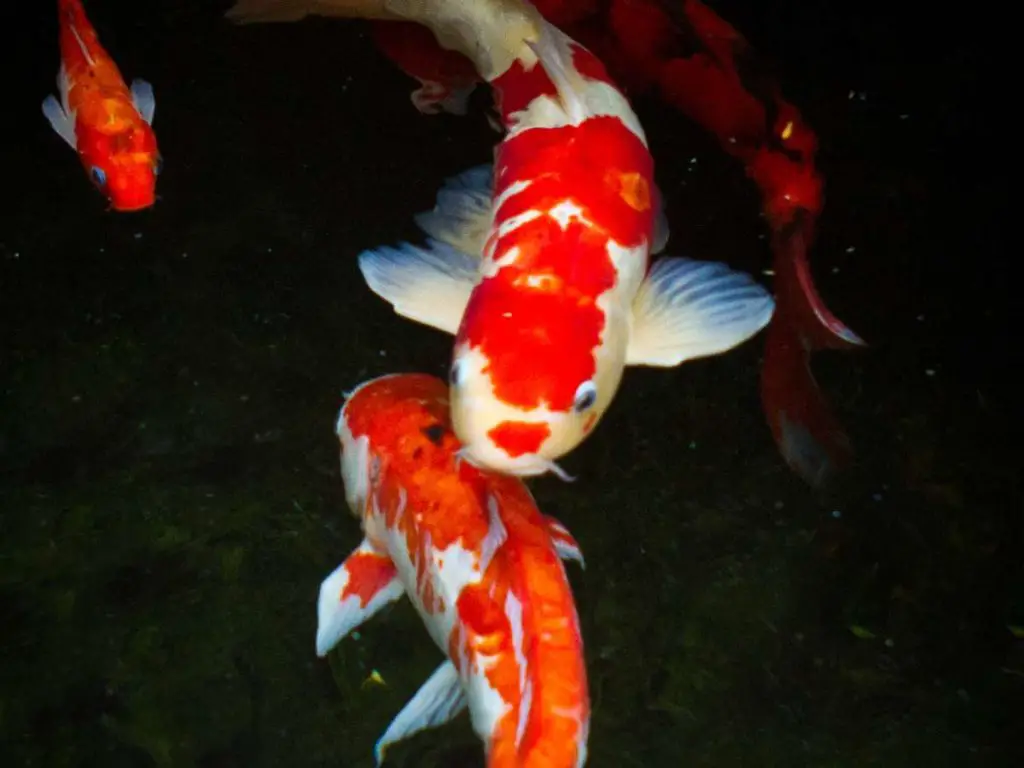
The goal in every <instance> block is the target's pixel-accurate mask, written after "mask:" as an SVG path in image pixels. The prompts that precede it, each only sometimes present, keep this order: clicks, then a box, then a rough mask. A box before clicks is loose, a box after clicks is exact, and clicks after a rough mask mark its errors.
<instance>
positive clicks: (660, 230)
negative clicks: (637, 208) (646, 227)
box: [651, 184, 669, 255]
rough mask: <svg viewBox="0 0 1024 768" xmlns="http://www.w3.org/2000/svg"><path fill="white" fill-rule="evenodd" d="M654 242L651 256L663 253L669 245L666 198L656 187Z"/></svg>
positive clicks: (655, 186)
mask: <svg viewBox="0 0 1024 768" xmlns="http://www.w3.org/2000/svg"><path fill="white" fill-rule="evenodd" d="M654 210H655V214H654V240H653V241H652V242H651V254H652V255H653V254H657V253H661V252H662V251H664V250H665V246H666V245H668V236H669V229H668V216H667V215H666V214H665V198H664V197H662V194H661V189H660V188H659V187H658V185H657V184H655V185H654Z"/></svg>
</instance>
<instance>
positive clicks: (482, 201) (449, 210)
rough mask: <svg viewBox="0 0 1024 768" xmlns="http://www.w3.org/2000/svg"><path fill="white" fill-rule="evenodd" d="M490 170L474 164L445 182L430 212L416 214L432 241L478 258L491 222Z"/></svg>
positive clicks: (485, 166) (486, 166) (488, 167)
mask: <svg viewBox="0 0 1024 768" xmlns="http://www.w3.org/2000/svg"><path fill="white" fill-rule="evenodd" d="M493 178H494V177H493V170H492V167H491V166H490V165H478V166H475V167H473V168H470V169H469V170H467V171H463V172H462V173H460V174H458V175H456V176H452V177H450V178H448V179H445V182H444V186H442V187H441V190H440V191H439V192H438V193H437V200H436V201H435V203H434V210H432V211H425V212H423V213H418V214H416V217H415V219H416V224H417V225H419V227H420V229H422V230H423V231H424V232H426V233H427V235H429V236H430V237H432V238H433V239H434V240H438V241H439V242H442V243H445V244H446V245H450V246H451V247H452V248H454V249H456V250H457V251H460V252H462V253H465V254H467V255H469V256H476V257H478V258H479V257H480V256H481V255H482V254H483V250H484V244H485V243H486V242H487V236H488V235H489V234H490V230H491V222H492V221H493V218H494V216H493V206H492V205H491V187H492V184H493Z"/></svg>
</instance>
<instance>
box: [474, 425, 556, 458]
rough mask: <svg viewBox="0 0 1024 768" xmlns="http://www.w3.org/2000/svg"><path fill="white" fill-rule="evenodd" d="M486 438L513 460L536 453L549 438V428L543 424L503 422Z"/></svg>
mask: <svg viewBox="0 0 1024 768" xmlns="http://www.w3.org/2000/svg"><path fill="white" fill-rule="evenodd" d="M487 436H488V437H490V438H491V440H493V441H494V444H495V445H496V446H498V447H499V448H501V449H502V450H503V451H505V453H507V454H508V455H509V456H511V457H512V458H513V459H515V458H518V457H519V456H524V455H526V454H532V453H537V452H538V451H539V450H540V447H541V446H542V445H543V444H544V441H545V440H547V439H548V437H550V436H551V428H550V427H549V426H548V425H547V424H545V423H544V422H532V423H531V422H527V421H503V422H501V424H499V425H498V426H496V427H494V428H493V429H492V430H491V431H490V432H488V433H487Z"/></svg>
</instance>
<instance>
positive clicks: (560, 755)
mask: <svg viewBox="0 0 1024 768" xmlns="http://www.w3.org/2000/svg"><path fill="white" fill-rule="evenodd" d="M337 434H338V437H339V440H340V441H341V471H342V477H343V479H344V482H345V496H346V499H347V501H348V504H349V506H350V507H351V510H352V512H353V513H354V514H355V515H356V517H358V518H359V519H360V521H361V522H362V527H363V532H364V535H365V538H364V540H363V542H362V543H361V544H360V545H359V546H358V547H357V548H356V549H355V551H354V552H352V554H350V555H349V556H348V558H347V559H346V560H345V561H344V562H343V563H342V564H341V566H340V567H338V568H337V569H336V570H335V571H334V572H333V573H332V574H331V575H330V576H328V577H327V579H325V580H324V582H323V585H322V586H321V588H320V598H319V604H318V627H317V639H316V646H317V653H318V654H319V655H320V656H323V655H325V654H326V653H327V652H328V651H329V650H330V649H331V648H333V647H334V646H335V645H336V644H337V643H338V642H339V641H340V640H341V639H342V638H343V637H344V636H345V635H347V634H349V633H350V632H352V630H354V629H355V628H356V627H358V626H359V625H360V624H362V623H363V622H364V621H366V620H367V619H368V618H370V617H371V616H373V615H374V614H376V613H377V612H378V611H380V610H381V608H383V607H384V606H386V605H388V604H390V603H392V602H394V601H395V600H398V599H399V598H400V597H402V595H407V596H408V597H409V599H410V600H411V601H412V604H413V606H414V607H415V609H416V611H417V612H418V613H419V615H420V617H421V618H422V620H423V623H424V624H425V625H426V628H427V630H428V632H429V633H430V636H431V638H433V640H434V642H435V643H436V644H437V646H438V647H439V648H440V649H441V650H442V652H444V653H445V655H446V656H447V657H448V658H447V660H446V661H444V662H443V663H442V664H441V666H440V667H438V669H437V670H436V671H435V672H434V673H433V674H432V675H431V677H430V678H429V679H428V680H427V682H426V683H425V684H424V685H423V687H422V688H420V690H419V691H418V692H417V693H416V694H415V695H414V696H413V698H412V699H411V700H410V701H409V703H408V704H406V706H405V708H404V709H402V711H401V712H400V713H399V714H398V715H397V716H396V717H395V719H394V720H393V721H392V723H391V725H390V726H389V727H388V729H387V731H386V732H385V733H384V735H383V736H382V737H381V739H380V740H379V741H378V742H377V745H376V749H375V753H376V757H377V761H378V764H379V763H380V761H381V760H382V759H383V754H384V750H385V749H386V748H387V747H388V746H389V745H391V744H394V743H395V742H397V741H399V740H401V739H404V738H405V737H407V736H410V735H411V734H413V733H416V732H417V731H420V730H423V729H425V728H428V727H432V726H437V725H441V724H443V723H445V722H448V721H449V720H451V719H452V718H454V717H455V716H456V715H458V714H459V713H461V712H462V711H463V710H464V709H467V708H468V710H469V714H470V718H471V721H472V724H473V728H474V730H475V731H476V733H477V734H478V735H479V736H480V738H481V740H482V741H483V743H484V748H485V751H486V754H487V765H488V767H489V768H574V767H578V766H582V765H583V764H584V763H585V761H586V753H587V748H586V745H587V736H588V732H589V722H590V703H589V697H588V692H587V690H588V689H587V677H586V668H585V665H584V658H583V642H582V639H581V637H580V630H579V620H578V617H577V614H576V608H575V603H574V601H573V597H572V592H571V590H570V586H569V583H568V580H567V578H566V574H565V569H564V568H563V566H562V562H561V559H562V558H572V559H576V560H578V561H579V562H580V563H581V564H582V562H583V559H582V556H581V554H580V550H579V546H578V545H577V544H576V542H575V541H574V540H573V538H572V536H571V535H570V534H569V533H568V531H566V529H565V528H564V527H563V526H562V525H561V524H559V523H558V522H556V521H555V520H554V519H552V518H550V517H546V516H545V515H543V514H541V513H540V511H539V510H538V509H537V507H536V505H535V503H534V501H533V498H532V496H531V495H530V492H529V490H527V488H526V486H525V485H523V483H522V482H521V481H520V480H518V479H516V478H513V477H509V476H507V475H500V474H494V473H488V472H485V471H481V470H479V469H477V468H475V467H473V466H472V465H470V464H468V463H466V462H461V461H460V460H459V458H458V452H459V443H458V440H457V439H456V437H455V436H454V434H453V433H452V431H451V426H450V421H449V404H448V388H447V387H446V386H445V384H444V382H442V381H441V380H440V379H437V378H435V377H433V376H427V375H422V374H394V375H389V376H383V377H381V378H378V379H374V380H371V381H369V382H366V383H365V384H363V385H362V386H360V387H358V388H357V389H356V390H355V391H354V392H353V393H352V394H351V395H349V397H348V398H347V400H346V402H345V404H344V406H343V407H342V409H341V414H340V415H339V417H338V423H337Z"/></svg>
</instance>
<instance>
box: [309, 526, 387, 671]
mask: <svg viewBox="0 0 1024 768" xmlns="http://www.w3.org/2000/svg"><path fill="white" fill-rule="evenodd" d="M366 558H376V559H379V560H381V561H382V562H380V563H379V567H376V568H370V569H367V568H365V563H359V561H360V560H364V559H366ZM357 563H359V565H363V566H364V567H362V568H360V567H356V565H357ZM389 567H390V569H391V573H392V576H391V578H390V579H388V578H387V575H388V568H389ZM367 573H369V574H372V578H374V579H375V580H374V582H373V583H371V584H356V585H353V583H352V582H353V580H354V579H358V578H360V576H362V577H363V578H366V574H367ZM346 592H348V594H346ZM404 594H405V587H404V586H402V582H401V581H399V578H398V573H397V571H395V568H394V565H392V564H391V560H390V559H389V558H388V557H387V556H386V555H382V554H380V553H379V552H377V550H376V549H375V548H374V547H373V545H372V544H370V542H369V541H367V540H366V539H364V540H363V542H362V544H360V545H359V546H358V547H357V548H356V549H355V551H354V552H352V554H351V555H349V556H348V557H347V558H345V562H344V563H342V564H341V565H339V566H338V567H337V568H335V569H334V571H333V573H331V575H330V576H328V577H327V578H326V579H324V581H323V583H322V584H321V585H320V597H319V599H318V600H317V609H316V613H317V626H316V655H317V656H326V655H327V653H328V651H330V650H331V649H332V648H333V647H334V646H336V645H337V644H338V643H339V642H340V641H341V639H342V638H343V637H345V635H347V634H348V633H349V632H351V631H352V630H353V629H355V628H356V627H358V626H359V625H360V624H362V623H363V622H364V621H366V620H367V619H369V618H370V617H371V616H373V615H374V614H375V613H377V612H378V611H379V610H380V609H381V608H383V607H384V606H386V605H388V604H390V603H393V602H394V601H395V600H397V599H398V598H400V597H401V596H402V595H404ZM367 595H369V599H368V600H367V601H366V603H365V604H364V603H363V598H365V597H366V596H367Z"/></svg>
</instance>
